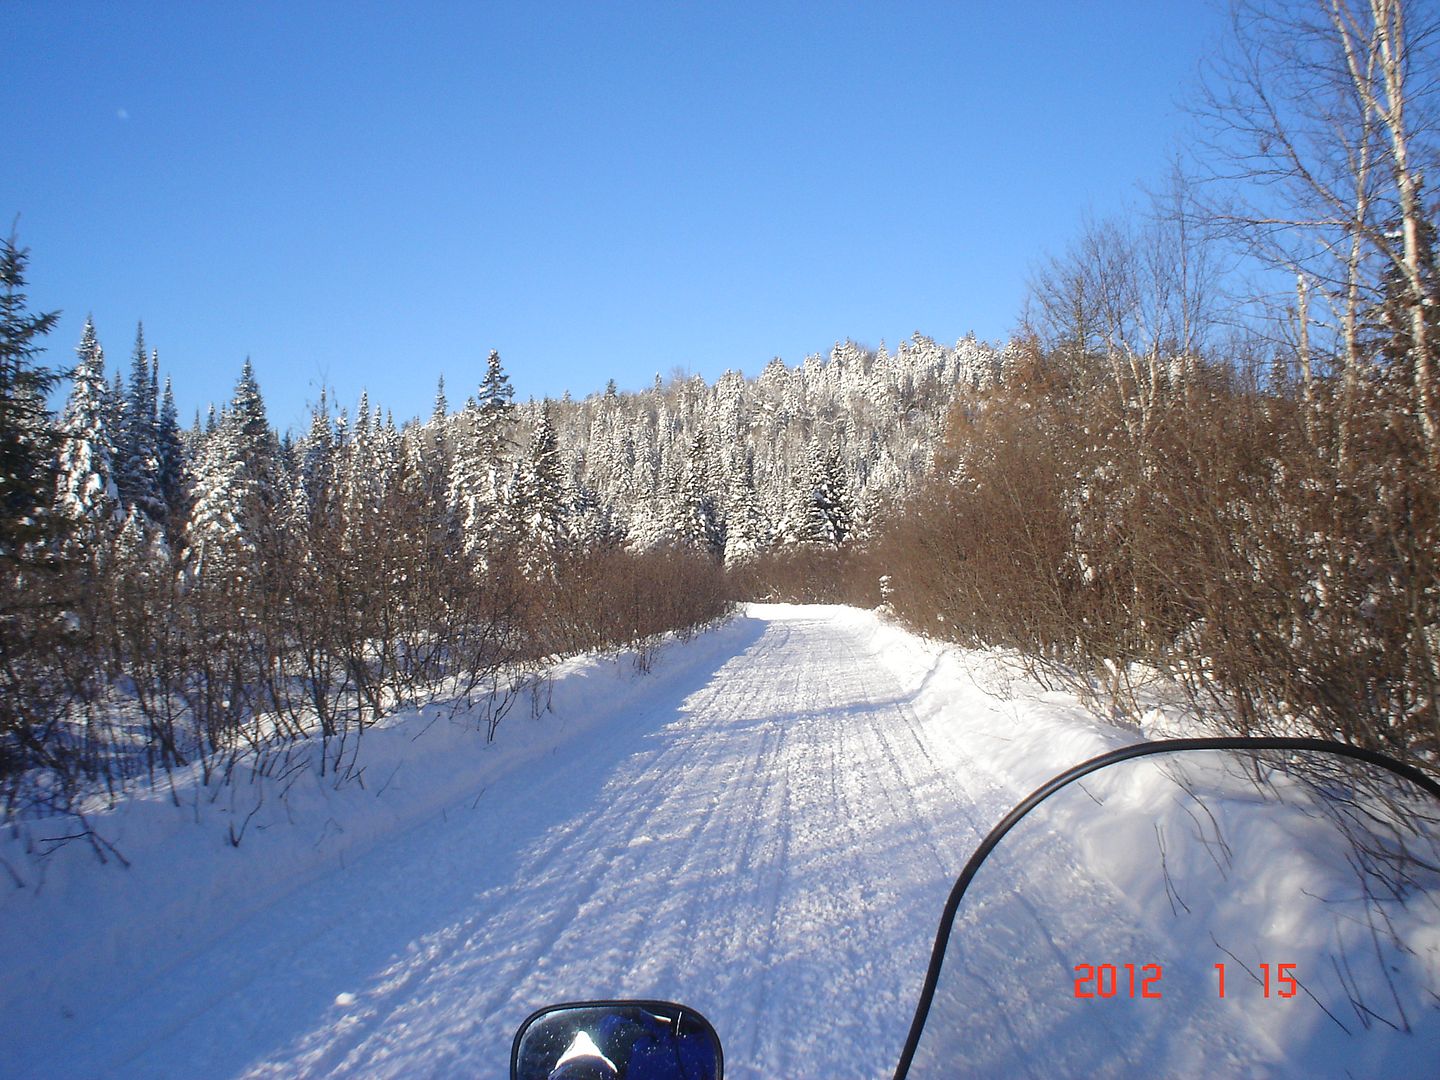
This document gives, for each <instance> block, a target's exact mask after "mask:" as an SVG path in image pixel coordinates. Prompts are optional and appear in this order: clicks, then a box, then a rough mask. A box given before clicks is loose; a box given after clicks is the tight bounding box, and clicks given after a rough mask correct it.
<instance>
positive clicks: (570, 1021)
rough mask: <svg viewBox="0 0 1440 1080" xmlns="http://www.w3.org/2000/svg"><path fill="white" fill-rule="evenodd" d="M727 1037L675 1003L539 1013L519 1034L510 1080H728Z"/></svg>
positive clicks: (566, 1007)
mask: <svg viewBox="0 0 1440 1080" xmlns="http://www.w3.org/2000/svg"><path fill="white" fill-rule="evenodd" d="M724 1071H725V1069H724V1059H723V1057H722V1055H721V1052H720V1036H718V1035H717V1034H715V1029H714V1027H712V1026H711V1024H710V1021H708V1020H706V1019H705V1017H703V1016H701V1015H700V1014H699V1013H698V1012H696V1011H695V1010H694V1009H691V1008H687V1007H686V1006H684V1005H677V1004H675V1003H674V1002H669V1001H578V1002H567V1003H565V1004H562V1005H550V1006H547V1007H546V1008H543V1009H541V1010H539V1011H538V1012H536V1013H533V1014H532V1015H531V1016H530V1017H529V1018H528V1019H527V1020H526V1021H525V1022H524V1023H523V1024H521V1025H520V1030H519V1031H517V1032H516V1033H515V1042H514V1045H513V1046H512V1047H511V1049H510V1077H511V1080H627V1078H628V1080H721V1077H722V1076H723V1075H724Z"/></svg>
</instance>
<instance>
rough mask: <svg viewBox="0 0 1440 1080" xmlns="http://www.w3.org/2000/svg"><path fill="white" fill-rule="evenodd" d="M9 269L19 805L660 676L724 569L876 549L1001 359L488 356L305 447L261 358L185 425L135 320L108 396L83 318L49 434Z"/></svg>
mask: <svg viewBox="0 0 1440 1080" xmlns="http://www.w3.org/2000/svg"><path fill="white" fill-rule="evenodd" d="M5 250H6V260H7V261H6V263H5V273H6V278H5V286H6V297H7V300H6V303H7V304H8V305H9V309H10V310H11V311H13V313H14V319H13V320H12V323H11V324H10V325H9V326H8V329H7V331H6V333H7V341H8V342H10V343H11V344H12V346H13V351H14V353H15V356H16V357H17V361H16V366H15V369H14V370H15V372H16V373H17V375H16V378H14V379H10V380H9V381H8V382H7V383H6V387H5V393H6V395H7V396H8V398H9V400H12V401H22V402H24V403H26V408H27V409H28V412H26V414H25V421H24V423H23V424H17V425H16V426H15V427H14V428H13V429H12V430H11V431H10V433H9V434H10V437H12V438H13V440H14V441H15V443H16V445H17V446H19V447H20V448H21V449H22V450H23V452H24V454H25V455H26V457H27V465H26V468H25V470H24V474H25V475H26V476H27V477H28V479H27V480H26V481H25V482H24V484H23V485H21V488H20V489H19V490H18V491H17V492H16V493H15V497H14V498H13V499H11V500H10V503H9V507H10V509H7V514H8V516H9V517H8V519H9V521H10V522H11V523H12V524H13V523H14V522H17V521H26V522H29V523H30V525H29V526H27V529H28V530H29V531H28V532H27V534H26V535H25V537H24V538H23V539H21V538H19V537H17V538H16V539H15V542H13V543H7V545H6V546H5V548H4V550H3V553H0V558H3V560H4V571H5V573H4V575H3V584H0V588H3V589H4V595H3V597H0V604H3V611H4V612H5V618H4V621H3V623H0V651H3V659H4V663H3V665H0V801H3V804H4V806H5V808H6V811H7V812H11V813H13V812H18V811H21V810H25V809H27V808H30V809H47V808H50V809H53V808H60V809H63V808H65V807H67V806H72V805H73V804H74V800H75V798H76V796H77V795H81V794H84V793H87V792H91V791H94V790H96V789H97V788H98V789H105V788H112V789H113V788H116V787H122V786H124V785H125V784H127V783H129V782H131V781H133V780H136V779H140V780H148V781H150V782H153V781H154V780H155V779H156V778H163V777H165V776H167V775H169V773H170V771H171V770H172V769H174V768H176V767H178V766H189V765H192V764H198V765H199V766H200V767H201V768H202V769H203V770H204V771H205V773H206V774H207V775H210V774H213V773H214V772H215V771H217V770H218V771H219V772H220V773H221V775H222V776H225V775H228V774H229V772H230V770H232V769H233V768H234V766H235V765H236V764H237V763H238V762H240V761H245V762H246V763H247V764H249V765H252V766H254V765H258V766H259V767H262V768H281V767H285V766H284V764H283V763H285V762H288V761H290V760H291V759H292V756H293V755H290V754H289V753H288V750H289V749H290V748H291V747H294V746H296V745H301V744H305V745H308V744H309V743H308V741H309V740H311V739H312V738H313V739H314V740H315V741H316V742H317V743H318V745H319V746H320V748H321V751H320V755H319V758H318V761H319V766H320V767H321V768H322V769H324V770H327V771H330V770H338V771H339V772H340V773H341V774H342V776H343V775H344V774H345V773H346V772H347V771H348V769H349V768H350V766H351V764H352V763H353V761H354V752H355V749H356V746H357V743H358V738H359V735H360V734H361V733H362V732H363V731H364V729H365V728H366V727H367V726H368V725H370V724H372V723H374V722H375V721H376V720H378V719H379V718H381V717H383V716H385V715H387V714H388V713H390V712H393V711H394V710H395V709H397V708H400V707H405V706H413V705H416V704H421V703H426V702H442V701H443V702H450V703H453V704H454V705H455V707H456V709H457V710H458V709H462V708H463V709H465V710H466V711H467V712H469V713H470V714H472V715H474V714H476V712H477V708H478V715H479V719H478V723H479V724H480V725H481V727H482V728H483V729H484V730H485V731H486V734H487V736H490V737H493V736H494V734H495V731H496V727H497V725H498V724H499V722H500V719H501V718H502V717H503V715H504V714H505V712H506V710H507V709H508V708H509V706H510V705H511V704H512V703H513V701H514V700H515V695H514V688H515V687H517V686H523V685H525V680H526V678H527V677H529V676H531V675H533V674H534V673H535V672H537V671H539V670H540V669H541V668H543V666H544V665H545V664H546V663H547V661H549V660H550V659H551V658H553V657H555V656H559V655H564V654H570V653H576V652H582V651H593V650H606V649H613V648H617V647H628V648H630V649H632V650H633V651H634V654H635V656H636V663H637V664H638V665H639V666H641V667H645V666H648V664H649V662H650V658H651V655H652V653H653V649H654V645H655V643H656V642H657V641H658V639H659V637H660V635H662V634H664V633H666V632H670V631H678V632H680V633H681V634H687V633H689V632H691V631H692V630H693V629H695V628H696V627H699V626H702V625H704V624H706V623H707V622H709V621H712V620H714V619H716V618H718V617H720V616H722V615H723V614H725V613H726V611H727V610H728V609H729V606H730V604H731V602H732V600H733V599H734V598H735V597H737V596H738V595H739V594H740V592H741V591H745V586H744V584H743V582H740V581H739V580H738V579H736V580H727V574H726V568H727V567H729V568H731V569H732V570H733V569H735V568H739V567H743V566H745V565H747V564H749V563H751V562H754V561H755V560H756V559H757V558H758V557H759V556H760V555H761V554H762V553H765V552H771V551H775V550H779V549H782V548H786V547H789V546H799V547H803V548H807V549H810V550H812V551H820V550H838V549H840V548H842V547H844V546H848V545H853V544H854V543H856V542H858V541H859V540H861V539H862V538H863V537H865V536H866V535H868V534H869V531H870V529H871V525H872V522H873V521H874V520H875V519H876V517H877V515H880V516H883V508H884V507H885V506H887V505H888V504H889V503H890V502H891V501H893V500H894V499H895V498H897V497H899V496H900V495H901V494H903V493H904V492H905V491H907V490H909V489H910V488H912V487H914V486H915V485H916V484H917V483H918V482H919V480H920V479H921V478H922V477H923V476H924V475H925V474H926V473H927V472H928V471H929V470H930V469H931V467H932V466H933V464H934V461H935V450H936V448H937V447H938V446H940V445H941V434H942V432H943V428H944V422H945V416H946V412H947V410H948V408H949V406H950V402H951V400H952V399H953V396H954V390H955V387H956V386H957V385H961V384H963V385H965V386H968V387H972V388H981V387H985V386H989V385H991V384H992V383H993V382H994V381H995V380H996V379H998V378H1000V377H1002V376H1003V372H1004V370H1005V364H1006V362H1007V359H1008V358H1009V357H1010V355H1011V353H1009V352H1007V353H997V352H996V351H995V350H993V349H991V348H990V347H988V346H986V345H984V344H982V343H979V342H977V341H975V340H974V339H973V338H967V339H965V340H963V341H961V342H960V343H959V344H958V345H957V346H955V347H954V348H947V347H943V346H940V345H937V344H936V343H935V342H933V341H930V340H929V339H927V338H923V337H921V336H919V335H916V336H915V337H914V338H913V339H912V340H910V341H907V342H905V343H903V344H902V345H901V346H900V347H899V348H898V349H897V350H896V352H895V353H893V354H891V353H889V352H887V351H886V349H885V348H884V346H883V345H882V346H881V348H880V349H879V350H878V351H871V350H867V349H862V348H860V347H859V346H856V345H854V344H853V343H845V344H843V345H837V346H836V348H835V350H834V351H833V352H832V354H831V356H830V358H829V359H828V360H821V358H819V357H811V358H809V359H808V360H806V361H805V363H803V364H802V365H800V366H799V367H796V368H787V367H786V366H785V365H784V364H783V363H781V362H779V361H778V360H777V361H775V362H773V363H771V364H770V365H769V366H768V367H766V369H765V370H764V371H763V372H762V373H761V374H760V376H759V377H758V378H754V379H746V378H744V377H743V376H741V375H740V374H739V373H738V372H730V373H727V374H726V375H724V376H722V377H721V378H720V379H719V380H717V381H716V382H715V383H714V384H713V385H710V384H707V383H706V382H705V381H704V380H702V379H699V378H693V377H684V376H676V377H673V378H672V379H671V380H669V381H668V382H664V381H662V380H660V379H659V378H658V377H657V379H656V381H655V384H654V385H653V386H652V387H651V388H649V389H648V390H646V391H643V392H640V393H621V392H619V391H618V390H617V389H616V388H615V387H614V385H613V383H612V384H611V385H610V386H609V387H608V388H607V389H606V390H605V392H604V393H601V394H595V395H592V396H590V397H588V398H586V399H584V400H583V401H578V402H577V401H573V400H570V399H569V398H568V397H567V398H566V399H564V400H562V401H544V402H538V403H537V402H528V403H524V404H520V403H516V402H515V401H514V399H513V398H514V395H513V391H512V388H511V386H510V382H509V379H508V377H507V375H506V374H505V372H504V370H503V368H502V365H501V360H500V357H499V356H498V354H496V353H493V352H492V353H491V354H490V357H489V360H488V363H487V365H486V370H485V372H484V374H483V377H482V378H481V379H480V380H479V381H478V386H477V388H476V390H475V392H474V393H473V394H472V395H470V396H469V397H468V398H467V400H466V401H465V402H464V403H463V405H461V407H459V408H458V409H452V408H451V406H450V404H449V402H448V401H447V399H446V396H445V389H444V381H443V379H442V380H441V384H440V388H439V391H438V393H437V396H436V402H435V407H434V410H433V412H432V414H431V416H430V417H429V418H428V419H427V420H425V421H423V422H421V421H419V420H411V421H409V422H407V423H405V424H403V425H401V426H398V427H397V425H396V424H395V422H394V420H393V418H392V417H390V416H389V415H388V414H383V413H382V410H380V409H379V408H375V407H372V406H371V405H370V403H369V401H368V399H367V398H366V397H365V396H364V395H362V397H361V399H360V402H359V405H358V407H357V409H356V411H355V414H354V416H353V417H352V416H351V415H350V414H349V413H348V411H347V410H344V409H338V410H337V409H335V408H334V407H333V405H332V404H331V403H330V402H329V401H328V400H327V397H326V396H325V395H323V394H322V397H321V400H320V402H319V403H318V404H317V405H316V407H315V408H314V410H313V416H312V421H311V424H310V426H309V429H308V431H306V432H305V433H304V434H302V435H300V436H299V437H298V438H297V437H293V436H292V435H291V434H289V433H286V434H285V435H283V436H280V435H277V433H276V432H275V431H274V430H273V429H272V428H271V426H270V424H269V422H268V420H267V418H266V412H265V406H264V401H263V398H262V395H261V391H260V387H259V384H258V380H257V378H256V375H255V372H254V370H253V369H252V367H251V365H250V364H249V362H248V361H247V362H246V364H245V365H244V367H243V369H242V371H241V374H240V377H239V380H238V382H237V384H236V389H235V393H234V396H233V398H232V400H231V401H230V402H229V403H228V404H227V405H226V406H225V407H224V408H223V409H221V410H219V411H218V412H217V411H216V410H214V409H212V410H211V413H210V416H209V417H208V419H207V420H206V421H204V422H202V421H201V419H200V418H199V417H198V416H197V417H196V420H195V423H194V424H193V425H192V426H190V427H189V428H188V429H182V428H181V426H180V424H179V422H178V418H177V415H176V409H175V405H174V397H173V393H172V391H171V387H170V385H169V382H168V380H167V381H166V382H165V383H164V384H163V386H162V384H161V380H160V372H159V358H158V355H157V354H156V352H155V351H154V350H151V349H148V348H147V346H146V344H145V340H144V333H143V329H142V330H141V331H139V332H138V333H137V335H136V341H135V345H134V348H133V350H132V352H131V354H130V359H129V365H128V379H126V378H123V377H122V375H121V373H120V372H118V371H117V372H115V373H114V377H113V379H111V378H109V377H107V372H106V365H105V356H104V350H103V348H102V346H101V344H100V341H99V338H98V335H97V334H96V331H95V328H94V326H93V325H91V324H90V323H88V322H87V324H86V327H85V330H84V332H83V334H82V339H81V341H80V343H79V345H78V346H77V349H76V363H75V365H74V367H73V369H72V370H71V371H70V372H69V373H68V374H69V379H68V382H69V392H68V395H66V398H65V404H64V408H63V411H62V412H61V414H60V415H59V416H58V417H57V416H52V415H51V414H50V413H49V412H47V410H46V408H45V405H44V392H45V391H46V390H47V389H49V388H50V386H51V385H52V384H53V383H54V382H55V379H56V377H55V376H54V375H53V374H52V373H49V372H48V371H47V370H46V369H44V368H42V367H40V366H38V364H36V363H35V362H34V357H35V355H36V353H37V352H38V350H39V340H40V338H41V337H42V336H43V334H44V333H45V332H46V331H47V330H48V329H49V326H50V324H51V323H53V318H52V317H50V316H29V315H27V314H26V313H25V311H24V304H25V301H24V295H23V292H22V291H21V289H22V287H23V285H24V277H23V274H24V270H25V253H24V252H22V251H20V250H18V249H17V248H16V247H15V245H14V242H13V241H12V242H11V243H10V245H9V247H8V248H6V249H5ZM22 373H23V375H24V379H29V380H31V381H32V382H36V380H39V381H38V382H36V385H35V386H34V387H33V388H31V389H28V390H27V389H24V387H22V385H21V383H22V382H23V381H24V380H23V379H21V378H20V374H22ZM41 382H43V383H44V385H43V386H42V385H40V383H41ZM751 591H753V590H751Z"/></svg>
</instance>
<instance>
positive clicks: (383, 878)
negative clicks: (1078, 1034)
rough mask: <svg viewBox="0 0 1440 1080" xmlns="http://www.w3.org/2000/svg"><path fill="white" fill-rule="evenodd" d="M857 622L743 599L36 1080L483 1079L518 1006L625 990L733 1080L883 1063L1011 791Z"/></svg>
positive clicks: (849, 1071) (276, 906)
mask: <svg viewBox="0 0 1440 1080" xmlns="http://www.w3.org/2000/svg"><path fill="white" fill-rule="evenodd" d="M848 614H849V615H854V616H858V615H859V613H848ZM867 618H868V617H867ZM865 625H867V624H865V623H862V622H859V621H856V620H855V619H854V618H850V617H848V616H847V613H845V612H843V611H840V612H836V611H833V610H832V611H830V612H826V611H823V610H822V611H816V610H815V609H805V608H798V609H790V608H784V607H776V608H766V609H756V611H755V612H754V613H752V615H751V616H749V617H748V618H747V620H746V625H745V627H744V632H743V633H740V634H738V635H736V636H735V641H736V643H737V646H736V649H735V650H734V651H733V653H732V654H731V655H729V656H728V657H725V658H722V660H723V662H721V663H719V665H718V666H716V664H715V663H714V662H713V661H711V662H709V663H706V664H701V665H699V666H697V667H695V668H693V669H692V670H689V671H685V672H683V674H679V675H678V676H677V674H676V673H674V672H672V673H671V677H669V678H667V679H664V680H659V681H657V684H656V692H655V693H654V694H651V695H647V696H646V697H645V698H644V699H643V700H644V704H643V706H641V707H640V708H637V709H633V710H631V711H630V712H629V713H628V714H624V715H622V716H620V717H618V718H617V719H616V720H614V721H611V722H607V723H605V724H603V725H599V726H596V727H594V728H592V729H590V730H589V731H587V732H585V733H583V734H581V735H578V736H576V737H573V738H570V739H568V740H566V741H564V742H562V743H561V744H560V745H559V746H557V747H556V749H555V752H554V753H553V754H551V755H549V756H547V757H545V758H543V759H540V760H537V761H534V762H531V763H530V764H528V765H527V766H526V767H523V768H519V769H517V770H515V771H513V772H511V773H509V774H507V775H505V776H503V777H502V778H500V779H498V780H496V781H494V782H492V783H490V784H489V786H488V787H487V788H486V789H485V790H484V791H483V793H481V794H480V795H479V798H478V800H477V801H476V802H475V805H474V808H473V810H472V809H469V808H465V809H463V810H460V811H459V812H456V811H451V812H449V813H448V814H447V815H445V816H444V817H443V818H441V819H432V820H429V821H427V822H425V823H424V824H423V825H421V826H419V827H416V828H413V829H411V830H409V831H407V832H405V833H403V834H401V835H399V836H396V837H393V838H392V839H390V840H389V841H387V842H385V843H383V844H381V845H379V846H377V847H376V848H374V849H373V850H371V851H370V852H368V853H367V854H365V855H364V856H363V857H362V858H361V859H360V860H359V861H358V862H353V863H352V865H350V866H349V868H348V869H346V870H344V871H336V872H331V873H328V874H326V875H325V876H323V877H320V878H319V879H318V880H314V881H311V882H310V883H309V884H307V885H305V886H303V887H301V888H299V889H298V890H296V891H294V892H292V893H290V894H289V895H288V896H285V897H283V899H281V900H279V901H278V902H276V903H273V904H271V905H270V906H268V907H266V908H264V909H263V910H261V911H260V912H258V913H257V914H255V915H254V916H252V917H251V918H250V919H249V920H248V921H247V922H245V923H244V924H242V925H241V926H239V927H238V928H236V929H235V930H234V931H232V932H230V933H229V934H228V935H226V936H225V937H224V938H222V939H221V940H219V941H217V942H215V943H214V944H213V945H212V946H211V947H209V948H208V949H206V950H204V951H203V952H201V953H199V954H198V955H195V956H193V957H190V958H189V959H188V960H186V961H184V962H183V963H181V964H180V965H179V966H177V967H175V968H172V969H171V970H169V971H168V972H166V973H165V974H164V975H163V977H160V978H158V979H157V980H156V981H154V982H153V983H152V984H151V985H149V986H147V987H145V988H144V989H143V990H141V991H140V992H139V993H137V994H136V995H135V996H133V997H132V998H130V1000H129V1001H128V1002H127V1003H126V1004H125V1005H124V1006H122V1007H120V1008H118V1009H117V1010H115V1011H113V1012H111V1013H110V1014H109V1015H107V1016H105V1017H103V1018H100V1019H99V1020H98V1021H97V1022H95V1023H94V1024H92V1025H90V1026H89V1027H88V1028H87V1029H86V1030H83V1031H77V1032H74V1033H73V1035H72V1037H71V1038H69V1039H67V1040H66V1041H65V1042H64V1044H63V1045H60V1046H52V1047H49V1048H48V1051H47V1061H46V1065H47V1072H49V1073H50V1074H51V1075H135V1076H140V1075H144V1076H148V1077H160V1076H181V1075H184V1076H196V1075H206V1076H234V1075H250V1076H315V1075H343V1076H366V1077H373V1076H424V1075H435V1076H497V1075H503V1074H504V1071H505V1069H506V1067H507V1065H506V1063H507V1061H508V1050H509V1041H510V1038H511V1035H512V1033H513V1032H514V1029H515V1028H516V1026H517V1025H518V1024H519V1022H520V1021H521V1020H522V1019H523V1018H524V1017H525V1015H526V1014H527V1013H528V1012H529V1011H530V1010H531V1009H532V1008H534V1007H537V1006H539V1005H541V1004H544V1003H547V1002H551V1001H558V1000H566V999H575V998H583V997H611V996H648V997H671V998H674V999H677V1000H681V1001H685V1002H688V1003H690V1004H692V1005H693V1006H695V1007H696V1008H698V1009H700V1010H701V1011H702V1012H704V1013H705V1014H706V1015H708V1016H709V1017H710V1018H711V1020H712V1021H713V1022H714V1023H715V1025H716V1027H717V1028H718V1030H719V1031H720V1033H721V1036H722V1038H723V1039H724V1042H725V1048H726V1064H727V1070H726V1072H727V1075H730V1076H738V1077H746V1076H762V1075H763V1076H780V1075H802V1074H804V1075H828V1076H857V1077H860V1076H878V1075H885V1074H887V1073H888V1071H889V1070H890V1069H892V1068H893V1065H894V1062H895V1061H896V1059H897V1057H898V1055H899V1050H900V1045H901V1043H902V1041H903V1038H904V1034H905V1031H906V1028H907V1025H908V1020H909V1016H910V1013H911V1010H912V1009H913V1003H914V999H915V996H916V993H917V991H918V988H919V985H920V982H921V978H922V975H923V971H924V966H925V962H926V959H927V956H928V950H929V946H930V942H931V938H932V935H933V933H934V929H935V924H936V920H937V918H938V915H939V912H940V909H941V906H942V904H943V900H944V896H945V894H946V892H947V890H948V888H949V886H950V884H951V882H952V880H953V878H954V876H955V874H956V873H957V871H958V870H959V868H960V866H961V865H962V864H963V862H964V859H965V858H966V856H967V855H968V853H969V852H970V851H971V850H972V849H973V847H974V846H975V844H976V843H977V842H978V840H979V839H980V837H981V836H982V835H983V834H984V831H985V830H987V829H988V828H989V827H990V826H991V825H992V824H993V823H994V822H995V821H996V820H997V819H998V818H999V817H1000V816H1001V815H1002V814H1003V813H1004V811H1005V810H1006V809H1007V808H1008V806H1009V805H1010V803H1011V802H1012V801H1013V797H1012V796H1013V792H1012V791H1011V790H1009V789H1008V788H1002V787H1000V786H998V785H996V784H995V783H994V782H993V781H991V780H990V779H989V778H988V777H987V775H986V774H985V773H984V771H983V770H981V769H980V768H978V767H976V766H974V765H973V763H971V762H970V761H969V759H968V756H967V755H966V753H965V752H964V750H963V748H962V747H960V746H959V745H958V744H957V742H956V740H955V739H954V737H953V736H951V737H949V738H947V732H946V725H943V724H929V723H927V722H926V720H925V719H923V718H922V717H920V716H918V715H917V714H916V712H915V711H914V710H913V709H912V708H911V706H910V703H909V702H910V698H909V697H908V696H907V694H906V693H905V692H904V690H903V689H902V685H901V682H900V680H899V679H898V678H897V675H896V674H894V673H893V672H892V669H891V668H890V667H888V666H887V665H886V663H885V662H884V660H883V658H882V657H881V656H879V655H877V653H876V652H875V651H873V649H872V648H870V647H868V645H867V640H866V636H865V633H864V626H865ZM667 662H671V661H668V660H667ZM678 662H679V663H681V664H683V663H684V662H685V661H684V654H683V652H682V653H681V654H680V658H679V660H678Z"/></svg>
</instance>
